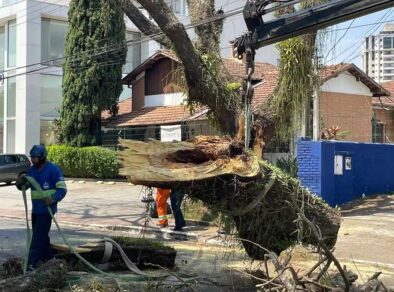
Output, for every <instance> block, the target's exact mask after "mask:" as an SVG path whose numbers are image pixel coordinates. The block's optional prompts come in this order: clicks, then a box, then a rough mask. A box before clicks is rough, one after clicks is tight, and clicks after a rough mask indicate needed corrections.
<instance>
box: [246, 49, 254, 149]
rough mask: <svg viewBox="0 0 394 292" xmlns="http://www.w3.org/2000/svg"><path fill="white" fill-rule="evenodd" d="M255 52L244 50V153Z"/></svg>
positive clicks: (247, 145) (249, 113)
mask: <svg viewBox="0 0 394 292" xmlns="http://www.w3.org/2000/svg"><path fill="white" fill-rule="evenodd" d="M255 54H256V51H255V50H254V49H253V48H251V47H249V48H247V49H246V74H247V80H246V91H245V96H244V103H245V104H244V108H245V151H247V150H248V149H249V144H250V137H251V124H252V109H251V108H252V96H253V84H252V75H253V73H254V57H255Z"/></svg>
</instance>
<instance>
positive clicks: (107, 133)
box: [101, 121, 218, 150]
mask: <svg viewBox="0 0 394 292" xmlns="http://www.w3.org/2000/svg"><path fill="white" fill-rule="evenodd" d="M198 135H218V131H216V130H215V129H214V128H213V127H212V126H210V125H209V124H208V123H207V122H206V121H196V122H188V123H184V124H182V125H181V136H182V141H185V140H188V139H192V138H193V137H195V136H198ZM120 138H121V139H129V140H138V141H148V140H150V139H155V140H159V141H160V140H161V135H160V125H153V126H139V127H127V128H118V129H108V130H104V131H102V137H101V141H102V146H103V147H107V148H112V149H114V150H117V148H118V140H119V139H120Z"/></svg>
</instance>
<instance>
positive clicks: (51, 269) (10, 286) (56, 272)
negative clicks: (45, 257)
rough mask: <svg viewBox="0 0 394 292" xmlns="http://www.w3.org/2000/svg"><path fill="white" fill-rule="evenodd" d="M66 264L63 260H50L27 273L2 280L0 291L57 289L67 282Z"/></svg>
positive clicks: (27, 291) (23, 291)
mask: <svg viewBox="0 0 394 292" xmlns="http://www.w3.org/2000/svg"><path fill="white" fill-rule="evenodd" d="M66 276H67V273H66V264H65V262H64V261H61V260H50V261H49V262H46V263H45V264H43V265H42V266H40V267H39V268H37V269H35V270H34V271H32V272H28V273H26V274H25V275H22V276H19V277H15V278H9V279H5V280H2V281H0V291H2V292H3V291H4V292H9V291H13V292H31V291H44V289H46V290H45V291H49V290H51V291H52V290H53V291H55V290H56V291H57V289H61V288H63V287H64V286H65V285H66V284H67V281H66V280H67V279H66Z"/></svg>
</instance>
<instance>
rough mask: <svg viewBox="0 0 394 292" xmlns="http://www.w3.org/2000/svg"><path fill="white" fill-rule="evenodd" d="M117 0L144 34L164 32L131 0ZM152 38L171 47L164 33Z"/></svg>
mask: <svg viewBox="0 0 394 292" xmlns="http://www.w3.org/2000/svg"><path fill="white" fill-rule="evenodd" d="M116 2H117V3H118V5H119V6H120V7H121V8H122V10H123V12H124V13H125V14H126V15H127V17H128V18H129V19H130V20H131V21H132V22H133V23H134V24H135V25H136V26H137V28H138V29H139V30H140V31H141V32H142V33H143V34H144V35H147V36H151V35H156V34H161V33H162V31H161V30H160V28H159V27H157V26H156V25H155V24H153V23H152V22H151V21H150V20H149V19H148V18H146V17H145V15H144V14H143V13H142V12H141V11H140V9H138V8H137V7H136V6H135V5H134V4H133V3H132V2H131V1H130V0H116ZM152 39H153V40H155V41H156V42H158V43H159V44H161V45H163V46H165V47H167V48H169V47H171V42H170V41H169V40H168V38H167V37H165V36H163V35H159V36H154V37H152Z"/></svg>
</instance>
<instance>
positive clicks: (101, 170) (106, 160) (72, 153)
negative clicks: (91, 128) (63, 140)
mask: <svg viewBox="0 0 394 292" xmlns="http://www.w3.org/2000/svg"><path fill="white" fill-rule="evenodd" d="M48 160H49V161H52V162H54V163H56V164H57V165H58V166H59V167H60V168H61V169H62V171H63V173H64V175H65V176H67V177H82V178H101V179H106V178H116V177H118V173H119V165H118V160H117V158H116V154H115V151H112V150H109V149H105V148H102V147H95V146H93V147H84V148H78V147H71V146H64V145H53V146H49V147H48Z"/></svg>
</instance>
